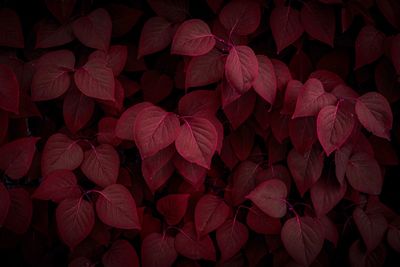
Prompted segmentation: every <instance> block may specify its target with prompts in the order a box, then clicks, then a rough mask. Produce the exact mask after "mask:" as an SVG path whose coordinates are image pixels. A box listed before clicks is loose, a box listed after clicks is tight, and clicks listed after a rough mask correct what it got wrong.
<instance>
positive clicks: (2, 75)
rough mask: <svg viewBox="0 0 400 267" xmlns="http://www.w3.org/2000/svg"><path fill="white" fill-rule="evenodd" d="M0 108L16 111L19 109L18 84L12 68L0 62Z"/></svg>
mask: <svg viewBox="0 0 400 267" xmlns="http://www.w3.org/2000/svg"><path fill="white" fill-rule="evenodd" d="M0 84H1V90H0V108H2V109H4V110H6V111H10V112H14V113H18V111H19V95H20V93H19V84H18V81H17V77H16V76H15V74H14V72H13V71H12V69H10V68H9V67H8V66H6V65H3V64H0Z"/></svg>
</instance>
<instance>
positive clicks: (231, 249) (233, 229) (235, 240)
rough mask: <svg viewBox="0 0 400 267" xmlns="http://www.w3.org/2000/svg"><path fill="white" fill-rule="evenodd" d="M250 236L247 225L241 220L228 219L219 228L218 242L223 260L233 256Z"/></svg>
mask: <svg viewBox="0 0 400 267" xmlns="http://www.w3.org/2000/svg"><path fill="white" fill-rule="evenodd" d="M248 238H249V231H248V230H247V227H246V226H245V225H244V224H242V223H241V222H238V221H234V220H227V221H226V222H225V223H224V224H223V225H221V227H219V228H218V230H217V243H218V247H219V249H220V250H221V261H226V260H229V259H230V258H232V257H233V256H234V255H235V254H236V253H237V252H239V250H240V249H241V248H242V247H243V246H244V245H245V244H246V242H247V240H248Z"/></svg>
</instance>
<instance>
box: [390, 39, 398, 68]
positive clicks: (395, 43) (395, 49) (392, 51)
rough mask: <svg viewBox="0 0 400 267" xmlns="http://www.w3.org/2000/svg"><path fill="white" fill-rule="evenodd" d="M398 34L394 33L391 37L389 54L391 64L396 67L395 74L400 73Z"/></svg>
mask: <svg viewBox="0 0 400 267" xmlns="http://www.w3.org/2000/svg"><path fill="white" fill-rule="evenodd" d="M399 43H400V34H398V35H396V36H395V37H394V38H393V39H392V47H391V49H390V54H391V56H392V62H393V66H394V68H395V69H396V72H397V74H400V59H399V58H400V44H399Z"/></svg>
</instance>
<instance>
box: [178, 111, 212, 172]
mask: <svg viewBox="0 0 400 267" xmlns="http://www.w3.org/2000/svg"><path fill="white" fill-rule="evenodd" d="M217 139H218V135H217V131H216V129H215V127H214V125H213V124H212V123H211V122H209V121H208V120H207V119H203V118H195V117H193V118H184V124H183V125H182V126H181V128H180V131H179V134H178V137H177V138H176V141H175V147H176V150H177V151H178V153H179V154H180V155H181V156H182V157H183V158H184V159H186V160H187V161H189V162H191V163H195V164H197V165H199V166H201V167H204V168H207V169H209V168H210V165H211V159H212V156H213V155H214V152H215V150H216V148H217Z"/></svg>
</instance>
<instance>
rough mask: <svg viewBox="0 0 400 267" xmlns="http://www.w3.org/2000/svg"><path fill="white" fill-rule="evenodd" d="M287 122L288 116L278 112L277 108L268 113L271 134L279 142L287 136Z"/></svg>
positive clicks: (288, 120)
mask: <svg viewBox="0 0 400 267" xmlns="http://www.w3.org/2000/svg"><path fill="white" fill-rule="evenodd" d="M289 122H290V117H289V116H288V115H282V114H280V112H279V111H278V110H275V111H274V112H272V113H271V115H270V123H271V130H272V134H273V135H274V137H275V138H276V140H277V141H278V142H279V143H280V144H282V143H283V141H284V140H285V139H286V138H287V137H289Z"/></svg>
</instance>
